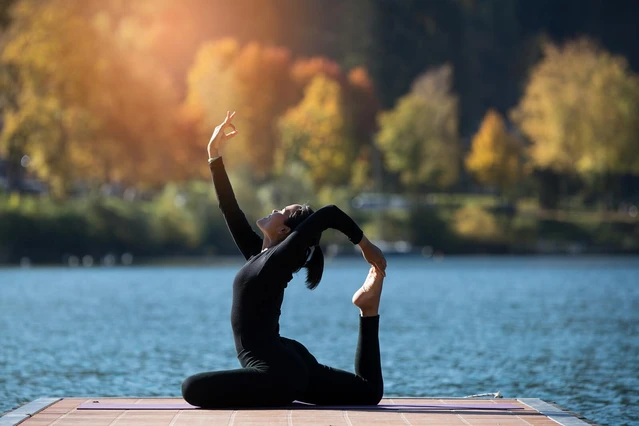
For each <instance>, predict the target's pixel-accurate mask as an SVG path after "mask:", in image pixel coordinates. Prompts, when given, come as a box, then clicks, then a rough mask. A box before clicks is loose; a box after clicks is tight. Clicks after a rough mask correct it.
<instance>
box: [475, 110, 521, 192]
mask: <svg viewBox="0 0 639 426" xmlns="http://www.w3.org/2000/svg"><path fill="white" fill-rule="evenodd" d="M520 151H521V150H520V148H519V144H518V142H517V140H516V139H515V138H514V137H513V136H512V135H511V134H509V133H508V131H507V129H506V124H505V123H504V119H503V118H502V116H501V114H499V113H498V112H497V111H495V110H493V109H491V110H489V111H488V112H487V113H486V115H485V116H484V120H483V121H482V123H481V127H480V128H479V131H478V132H477V133H476V134H475V136H474V137H473V141H472V146H471V149H470V153H469V154H468V156H467V157H466V168H467V169H468V171H469V172H471V173H472V174H474V175H475V177H476V178H477V180H478V181H479V182H480V183H482V184H484V185H495V186H497V187H499V188H500V189H501V190H502V191H503V190H505V189H508V188H511V187H512V186H513V185H514V184H515V183H517V181H518V179H519V178H520V175H521V160H520V159H521V153H520Z"/></svg>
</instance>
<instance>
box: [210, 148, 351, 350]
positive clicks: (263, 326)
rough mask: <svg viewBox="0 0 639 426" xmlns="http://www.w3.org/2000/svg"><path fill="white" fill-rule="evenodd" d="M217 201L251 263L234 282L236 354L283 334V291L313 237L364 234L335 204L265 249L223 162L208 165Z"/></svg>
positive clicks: (245, 256)
mask: <svg viewBox="0 0 639 426" xmlns="http://www.w3.org/2000/svg"><path fill="white" fill-rule="evenodd" d="M210 168H211V174H212V176H213V183H214V184H215V191H216V193H217V197H218V202H219V207H220V210H221V211H222V215H223V216H224V219H225V220H226V224H227V226H228V228H229V230H230V231H231V235H232V236H233V240H234V241H235V244H236V245H237V247H238V248H239V249H240V251H241V252H242V255H244V258H245V259H246V260H247V262H246V264H245V265H244V266H243V267H242V268H241V269H240V270H239V272H238V273H237V275H236V276H235V279H234V281H233V306H232V309H231V326H232V327H233V335H234V338H235V347H236V349H237V351H238V353H239V352H240V351H241V350H242V349H248V350H250V349H255V348H258V347H259V346H261V345H262V344H263V343H264V342H266V341H268V340H269V339H272V338H277V337H278V336H279V317H280V308H281V306H282V301H283V299H284V289H285V288H286V286H287V285H288V283H289V281H291V279H293V273H295V271H296V270H298V269H299V267H300V265H302V264H303V263H304V260H305V256H306V249H307V248H308V247H309V246H310V245H311V244H312V241H313V238H314V237H315V236H317V235H318V234H319V233H320V232H322V231H325V230H326V229H328V228H333V229H337V230H339V231H341V232H342V233H344V234H345V235H346V236H347V237H348V238H349V239H350V240H351V242H352V243H353V244H358V243H359V242H360V241H361V239H362V236H363V233H362V230H361V229H360V228H359V226H357V224H356V223H355V222H354V221H353V219H351V218H350V216H348V215H347V214H346V213H344V212H343V211H342V210H340V209H339V208H338V207H336V206H334V205H329V206H326V207H322V208H321V209H319V210H317V211H316V212H315V213H313V214H312V215H311V216H309V217H308V218H306V220H304V221H303V222H302V223H301V224H300V225H299V226H298V227H297V228H296V229H295V230H294V231H293V232H291V234H290V235H288V236H287V237H286V239H285V240H284V241H282V242H280V243H279V244H277V245H276V246H273V247H270V248H269V249H266V250H264V251H262V238H260V237H259V236H258V235H257V234H256V233H255V232H254V231H253V229H252V228H251V225H250V224H249V222H248V221H247V220H246V216H245V215H244V213H243V212H242V210H241V209H240V207H239V205H238V203H237V200H236V199H235V194H234V193H233V189H232V187H231V183H230V181H229V178H228V176H227V174H226V170H225V169H224V162H223V161H222V158H221V157H220V158H218V159H216V160H214V161H212V162H211V164H210Z"/></svg>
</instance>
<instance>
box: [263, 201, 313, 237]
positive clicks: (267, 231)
mask: <svg viewBox="0 0 639 426" xmlns="http://www.w3.org/2000/svg"><path fill="white" fill-rule="evenodd" d="M301 208H302V206H301V205H300V204H291V205H290V206H286V207H284V208H283V209H282V210H273V212H272V213H271V214H270V215H268V216H266V217H263V218H261V219H258V221H257V222H256V223H257V226H258V227H259V228H260V229H261V230H262V232H263V233H264V235H265V236H267V237H268V238H270V239H271V240H279V239H281V238H283V237H286V235H288V233H289V232H291V229H290V228H289V227H288V226H286V225H285V222H286V221H287V220H288V218H289V217H291V214H292V213H293V212H294V211H296V210H299V209H301Z"/></svg>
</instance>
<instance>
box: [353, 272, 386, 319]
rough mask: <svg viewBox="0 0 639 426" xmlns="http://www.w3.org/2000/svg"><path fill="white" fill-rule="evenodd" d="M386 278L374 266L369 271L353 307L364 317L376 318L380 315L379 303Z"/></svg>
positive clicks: (355, 296) (355, 297)
mask: <svg viewBox="0 0 639 426" xmlns="http://www.w3.org/2000/svg"><path fill="white" fill-rule="evenodd" d="M383 283H384V276H383V275H382V273H381V272H380V271H379V270H378V269H377V268H376V267H375V266H372V267H371V269H370V271H368V276H367V277H366V281H364V284H363V285H362V286H361V287H360V289H359V290H357V291H356V292H355V294H354V295H353V305H355V306H357V307H358V308H359V309H360V311H361V315H362V316H363V317H374V316H377V315H379V301H380V298H381V297H382V285H383Z"/></svg>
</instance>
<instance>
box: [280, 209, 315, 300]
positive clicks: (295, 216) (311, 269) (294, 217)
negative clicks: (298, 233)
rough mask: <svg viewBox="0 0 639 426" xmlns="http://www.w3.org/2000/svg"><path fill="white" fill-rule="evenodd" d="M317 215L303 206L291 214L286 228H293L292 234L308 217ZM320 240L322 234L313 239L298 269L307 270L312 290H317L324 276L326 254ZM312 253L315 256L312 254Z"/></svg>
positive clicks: (308, 284) (307, 284) (308, 285)
mask: <svg viewBox="0 0 639 426" xmlns="http://www.w3.org/2000/svg"><path fill="white" fill-rule="evenodd" d="M313 213H315V211H314V210H313V209H312V208H311V206H309V205H308V204H304V205H302V208H301V209H297V210H295V211H294V212H293V213H291V216H290V217H289V218H288V219H287V220H286V222H284V224H285V225H286V226H288V227H289V228H291V232H293V231H294V230H295V228H297V227H298V226H299V225H300V223H302V222H304V221H305V220H306V218H307V217H309V216H310V215H312V214H313ZM320 238H322V234H321V233H320V234H318V235H317V236H315V238H313V240H312V241H311V244H310V245H309V246H308V247H307V248H306V251H305V252H304V258H303V259H302V260H301V262H302V263H301V265H300V267H299V268H298V269H297V270H298V271H299V270H300V269H302V268H306V287H308V288H309V289H310V290H313V289H315V287H317V286H318V285H319V282H320V281H321V279H322V274H323V273H324V253H323V252H322V248H321V247H320V245H319V242H320ZM311 252H312V253H313V254H311ZM309 255H311V258H310V259H308V256H309ZM306 259H308V261H306Z"/></svg>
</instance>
